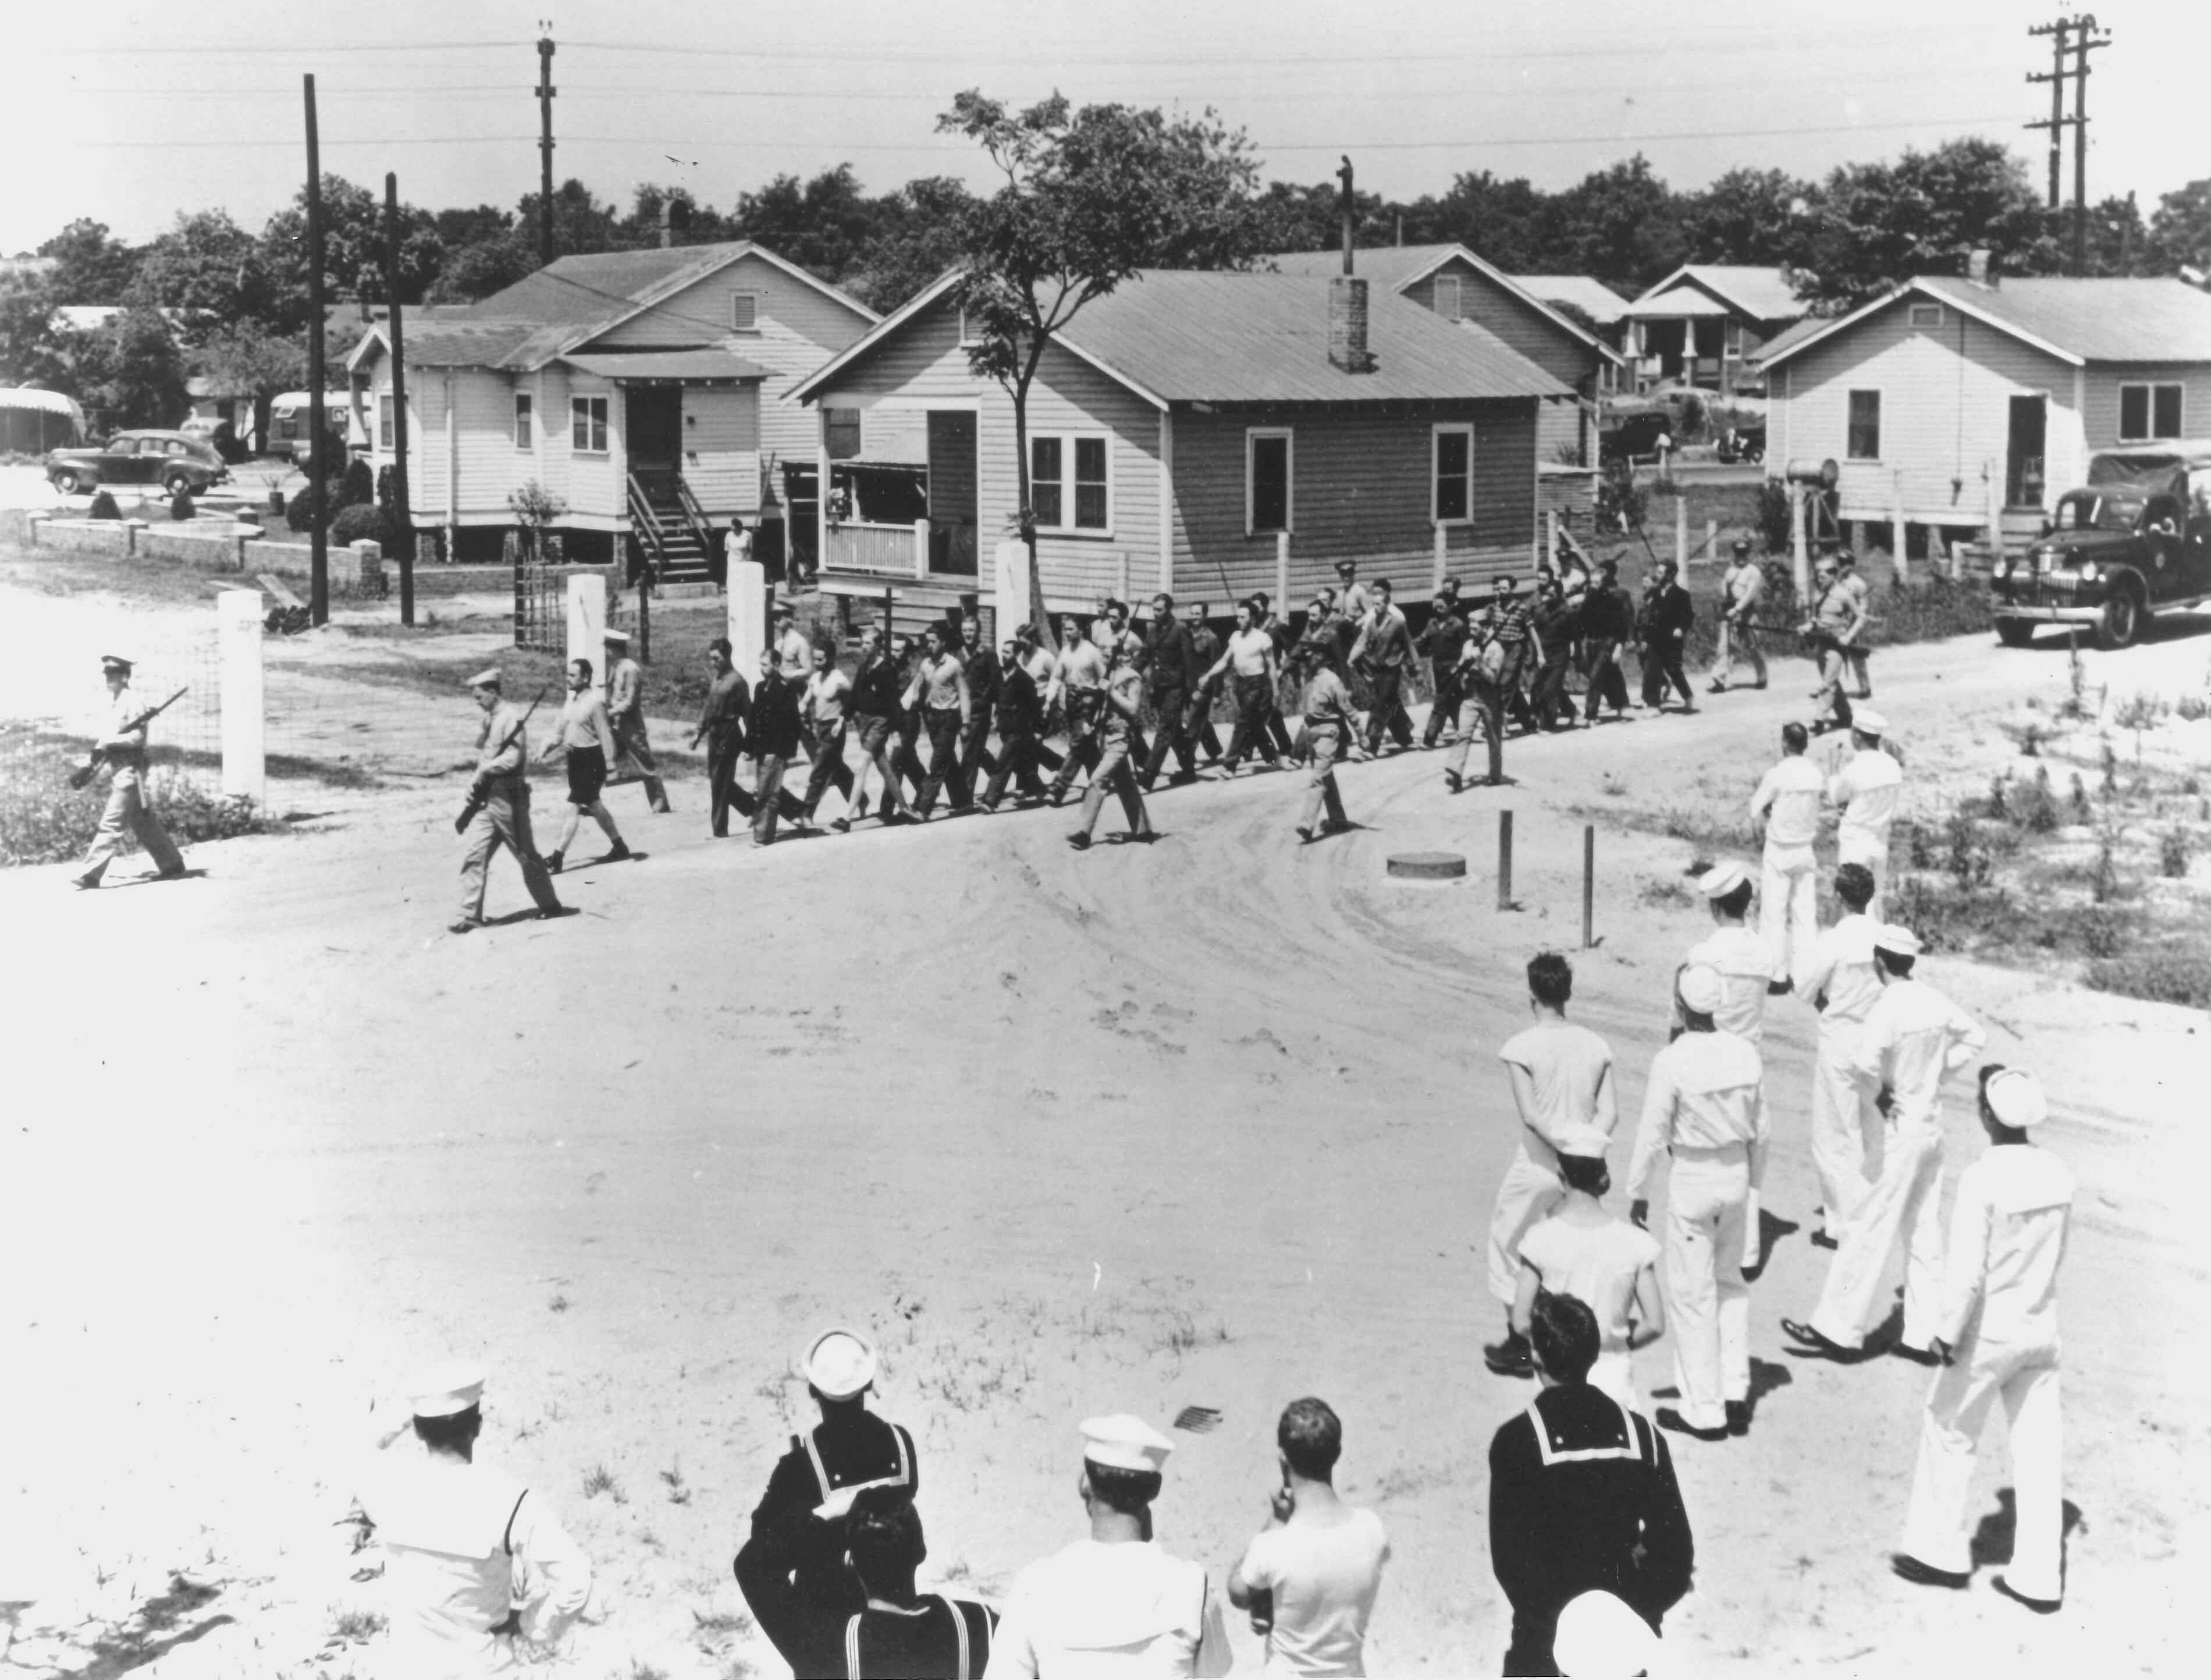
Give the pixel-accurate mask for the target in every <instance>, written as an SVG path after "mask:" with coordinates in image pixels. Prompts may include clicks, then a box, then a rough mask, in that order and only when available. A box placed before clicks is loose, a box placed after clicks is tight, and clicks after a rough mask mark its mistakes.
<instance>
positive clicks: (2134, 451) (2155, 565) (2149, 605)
mask: <svg viewBox="0 0 2211 1680" xmlns="http://www.w3.org/2000/svg"><path fill="white" fill-rule="evenodd" d="M1990 588H1991V590H1992V591H1993V593H1994V595H1995V597H1996V635H1997V637H1998V638H1999V639H2001V640H2002V643H2003V644H2004V645H2005V646H2006V647H2011V648H2022V647H2025V646H2026V644H2028V643H2029V642H2031V641H2032V640H2033V639H2034V635H2035V632H2037V631H2038V630H2041V629H2043V628H2044V627H2045V626H2048V625H2083V626H2085V627H2087V628H2088V629H2090V630H2093V632H2094V634H2095V638H2096V644H2097V645H2098V646H2099V647H2102V648H2123V647H2127V646H2129V645H2131V644H2133V643H2134V642H2135V640H2136V639H2137V638H2139V637H2140V636H2141V631H2142V626H2143V625H2144V624H2145V623H2146V622H2147V620H2148V619H2150V618H2152V617H2153V615H2154V614H2156V613H2159V612H2160V611H2166V610H2177V609H2179V608H2182V607H2196V606H2199V605H2201V604H2202V602H2203V601H2207V600H2211V441H2204V442H2187V443H2183V442H2171V443H2159V444H2140V445H2135V446H2130V447H2128V448H2124V449H2114V450H2101V451H2099V453H2098V454H2097V455H2096V456H2093V458H2092V459H2091V460H2090V462H2089V463H2088V483H2087V486H2086V487H2085V488H2082V489H2079V490H2069V491H2067V492H2066V493H2064V494H2063V496H2061V497H2059V498H2058V499H2057V510H2056V511H2055V512H2054V513H2053V514H2052V515H2051V517H2050V520H2049V521H2048V522H2047V523H2046V524H2045V526H2044V531H2043V535H2041V537H2040V538H2039V539H2038V540H2037V541H2035V542H2034V543H2033V545H2032V547H2029V548H2028V550H2027V552H2026V554H2024V555H2023V556H2020V557H2019V558H2017V559H2009V558H2007V559H1999V560H1998V561H1997V562H1996V571H1995V574H1994V576H1993V577H1992V578H1991V580H1990Z"/></svg>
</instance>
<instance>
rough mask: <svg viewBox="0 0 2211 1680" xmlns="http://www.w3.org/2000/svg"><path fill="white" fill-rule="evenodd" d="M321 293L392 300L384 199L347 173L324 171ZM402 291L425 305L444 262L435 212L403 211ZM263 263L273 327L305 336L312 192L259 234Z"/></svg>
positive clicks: (302, 191)
mask: <svg viewBox="0 0 2211 1680" xmlns="http://www.w3.org/2000/svg"><path fill="white" fill-rule="evenodd" d="M322 198H323V202H322V221H323V287H324V296H325V297H327V298H330V299H341V298H358V299H362V300H364V301H366V302H370V303H385V302H388V301H390V299H387V298H386V297H385V284H384V245H385V237H384V200H383V198H382V197H381V196H379V195H378V194H376V193H373V192H372V191H370V190H368V189H367V188H366V187H363V186H356V185H354V184H353V183H352V182H351V181H348V180H347V179H346V178H345V177H343V176H342V175H332V174H328V173H325V174H324V177H323V186H322ZM399 222H400V227H401V230H402V232H401V237H400V245H399V293H400V300H401V301H402V302H403V303H420V302H421V299H422V297H423V295H424V294H425V293H427V291H428V290H429V289H430V287H431V286H432V285H433V284H434V283H435V282H436V281H437V278H438V273H439V269H441V268H442V267H443V266H444V264H445V245H444V243H443V242H442V241H441V240H440V239H439V237H438V230H437V225H436V222H435V221H434V220H433V218H432V217H431V215H429V213H428V212H427V211H426V210H420V209H417V208H415V207H414V206H412V205H409V204H402V205H401V206H400V207H399ZM261 250H262V261H263V263H264V265H265V266H266V268H267V269H268V272H269V273H270V275H272V276H273V277H274V278H275V280H276V287H275V289H274V293H273V301H274V304H275V310H274V312H273V314H271V315H269V316H267V317H264V318H265V319H268V320H269V322H270V325H272V326H282V327H288V328H290V329H294V330H295V331H297V330H303V329H305V328H306V324H307V297H308V287H307V278H308V276H307V190H306V188H305V187H302V188H300V190H299V192H298V194H297V195H296V196H294V198H293V200H292V202H291V203H290V204H289V205H288V207H286V208H283V209H282V210H279V211H278V212H277V213H276V215H273V216H271V217H270V219H269V225H268V226H267V227H264V229H263V230H262V233H261Z"/></svg>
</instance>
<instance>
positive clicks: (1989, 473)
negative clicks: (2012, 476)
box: [1981, 461, 2004, 559]
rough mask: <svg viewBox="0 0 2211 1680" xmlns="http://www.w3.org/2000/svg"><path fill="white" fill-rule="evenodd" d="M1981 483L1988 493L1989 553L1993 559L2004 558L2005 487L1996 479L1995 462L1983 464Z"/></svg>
mask: <svg viewBox="0 0 2211 1680" xmlns="http://www.w3.org/2000/svg"><path fill="white" fill-rule="evenodd" d="M1981 483H1982V485H1983V486H1984V487H1985V488H1986V490H1987V491H1988V500H1989V510H1988V511H1989V553H1990V557H1991V558H1992V559H2002V558H2003V551H2004V540H2003V485H2002V481H2001V480H1999V479H1998V478H1997V477H1996V462H1994V461H1984V462H1981Z"/></svg>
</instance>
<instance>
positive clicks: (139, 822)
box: [70, 653, 185, 892]
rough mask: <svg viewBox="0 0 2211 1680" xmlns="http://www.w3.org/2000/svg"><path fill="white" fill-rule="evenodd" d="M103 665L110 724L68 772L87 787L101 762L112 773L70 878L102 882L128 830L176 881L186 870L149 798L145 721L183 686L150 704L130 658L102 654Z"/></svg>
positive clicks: (74, 783) (85, 887)
mask: <svg viewBox="0 0 2211 1680" xmlns="http://www.w3.org/2000/svg"><path fill="white" fill-rule="evenodd" d="M100 674H101V675H102V676H104V677H106V679H107V698H108V716H109V728H108V731H107V733H106V734H104V735H102V736H100V739H99V740H96V741H94V743H93V746H92V757H91V758H90V759H89V760H88V761H87V762H86V763H85V764H82V765H80V766H79V767H78V769H77V770H76V772H75V773H74V774H73V775H72V776H71V777H70V787H72V788H82V787H83V786H85V785H86V784H87V783H89V782H90V781H91V780H92V778H93V777H94V776H96V775H97V774H99V771H100V766H101V765H102V764H106V766H107V767H108V768H109V770H110V771H112V772H113V773H112V776H111V777H109V779H108V783H107V808H106V810H105V811H102V812H101V813H100V827H99V828H98V829H97V830H96V831H94V834H93V837H92V849H90V850H89V851H88V852H87V853H85V855H84V867H82V869H80V870H78V871H77V873H76V875H74V876H73V877H71V879H72V880H73V881H74V882H75V883H76V885H77V887H78V888H80V889H81V890H82V891H87V892H89V891H91V890H92V889H93V888H94V887H96V886H98V885H100V877H101V876H102V875H104V874H106V873H107V866H108V865H109V864H110V863H112V861H114V860H115V855H116V854H117V853H118V852H120V851H121V850H122V849H123V838H124V835H125V834H126V833H127V834H131V835H135V836H136V837H137V840H138V843H139V844H140V845H141V846H143V847H144V848H145V849H146V855H147V856H148V857H150V858H152V859H153V860H154V870H155V871H156V873H158V874H159V876H160V878H161V879H163V880H165V881H170V880H174V879H176V878H177V877H178V876H179V875H181V874H183V873H185V860H184V859H183V858H182V857H180V856H179V855H178V854H177V849H176V846H175V844H174V843H173V842H172V841H171V840H170V838H169V837H168V834H167V831H164V830H163V828H162V827H161V822H160V820H159V819H157V818H156V817H155V816H154V812H153V808H152V807H150V806H149V805H148V803H147V802H146V786H145V778H146V726H147V725H148V724H149V723H151V722H153V721H154V719H155V718H157V717H159V716H161V714H162V713H163V712H164V711H167V710H168V709H169V708H170V707H171V706H173V705H174V704H176V703H177V701H178V700H179V698H181V697H182V696H183V694H184V692H185V691H184V690H183V689H181V688H180V689H179V690H178V691H177V692H176V693H174V694H172V695H171V696H170V697H169V698H167V699H166V700H164V701H162V702H161V704H159V705H154V706H149V705H147V704H144V703H143V702H142V701H141V700H140V699H139V698H138V697H137V696H136V694H134V693H132V692H130V661H129V660H127V659H125V658H124V657H122V656H120V655H119V654H112V653H110V654H102V655H101V656H100Z"/></svg>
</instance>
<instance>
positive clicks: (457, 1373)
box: [407, 1359, 484, 1417]
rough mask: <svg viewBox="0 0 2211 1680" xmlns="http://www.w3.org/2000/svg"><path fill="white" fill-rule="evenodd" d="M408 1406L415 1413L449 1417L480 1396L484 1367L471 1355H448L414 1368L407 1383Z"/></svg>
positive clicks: (417, 1414) (481, 1395) (420, 1415)
mask: <svg viewBox="0 0 2211 1680" xmlns="http://www.w3.org/2000/svg"><path fill="white" fill-rule="evenodd" d="M408 1387H409V1390H410V1393H409V1399H408V1402H407V1404H408V1405H409V1408H410V1409H411V1410H412V1411H414V1413H415V1416H416V1417H457V1416H458V1415H459V1414H460V1413H462V1412H463V1411H467V1410H468V1409H469V1407H470V1406H472V1405H476V1404H478V1403H479V1402H480V1401H481V1400H482V1399H483V1391H484V1368H483V1367H482V1365H480V1364H478V1363H476V1361H474V1360H471V1359H449V1360H447V1361H446V1362H445V1363H444V1364H442V1365H433V1366H431V1367H429V1368H428V1369H427V1370H421V1371H417V1372H416V1373H415V1380H414V1381H412V1382H410V1383H409V1385H408Z"/></svg>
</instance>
